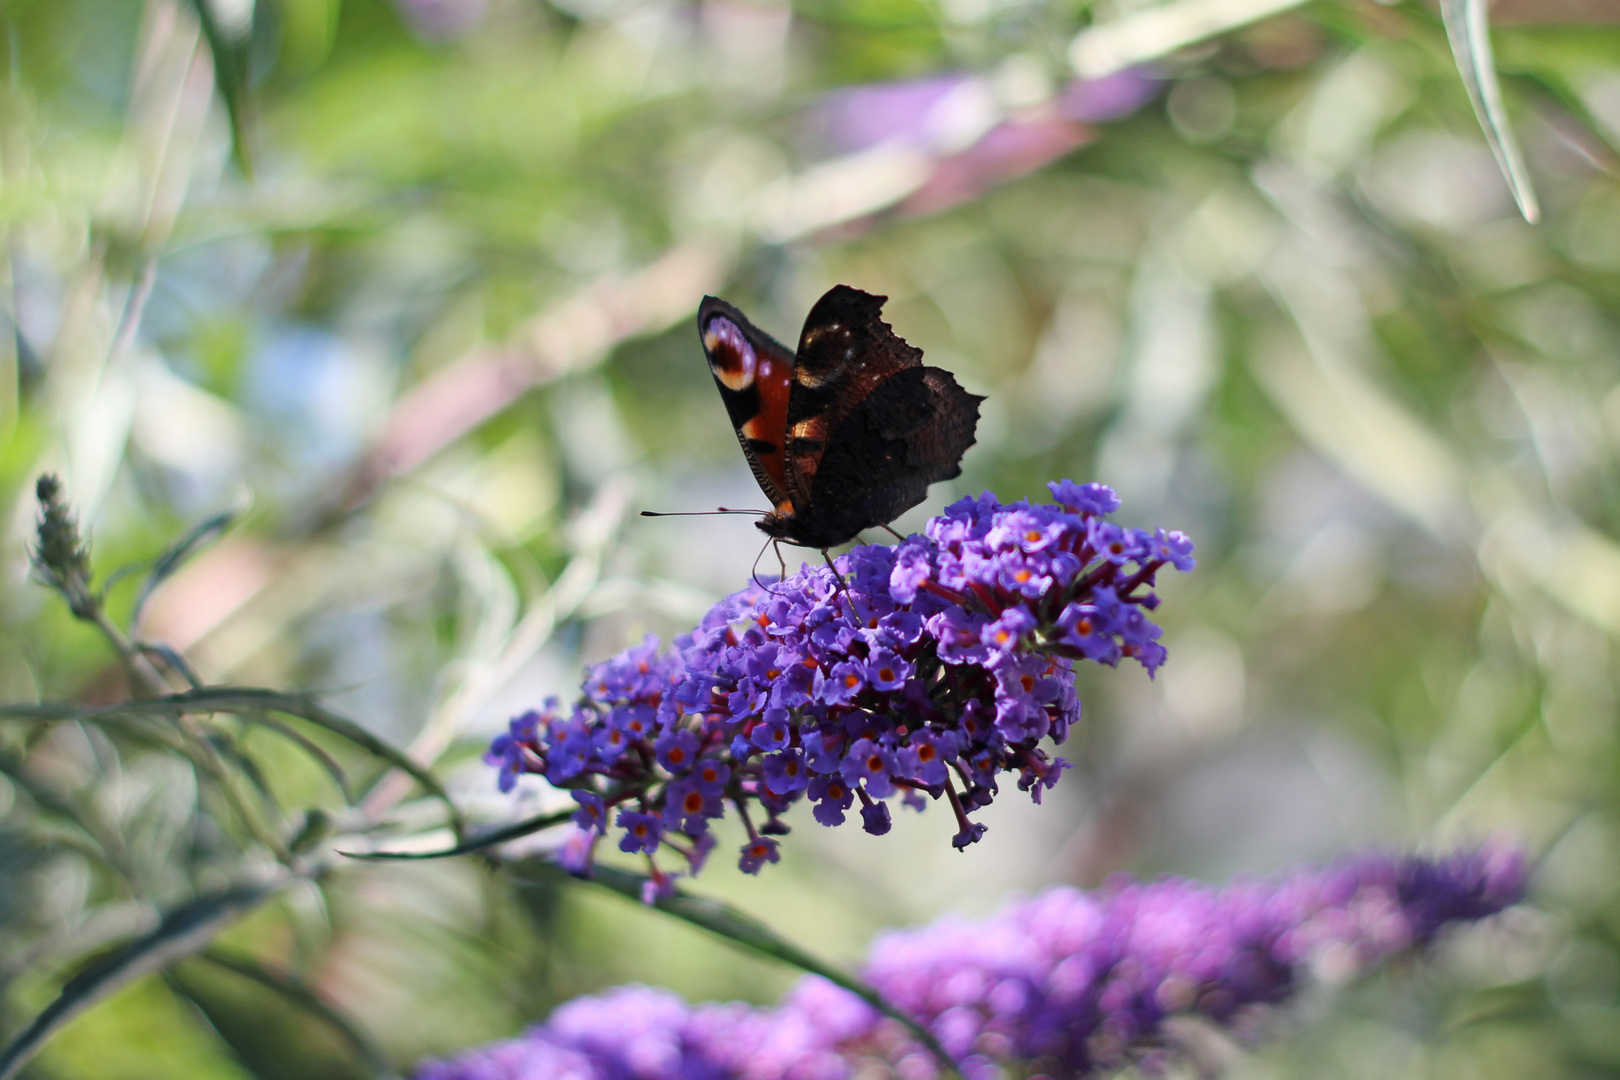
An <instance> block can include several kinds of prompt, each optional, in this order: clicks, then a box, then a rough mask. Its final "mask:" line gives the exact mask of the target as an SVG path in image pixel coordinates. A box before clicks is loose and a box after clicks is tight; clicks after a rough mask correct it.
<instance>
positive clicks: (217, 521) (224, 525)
mask: <svg viewBox="0 0 1620 1080" xmlns="http://www.w3.org/2000/svg"><path fill="white" fill-rule="evenodd" d="M202 6H203V7H207V6H208V5H207V3H206V0H203V3H202ZM235 521H236V511H234V510H227V511H225V512H224V513H221V514H215V515H214V516H213V517H211V518H208V519H206V520H204V521H200V522H198V523H197V524H196V525H194V526H192V528H191V529H190V531H188V532H187V533H186V534H185V535H184V536H182V537H181V538H180V539H178V540H176V541H175V542H174V543H173V544H170V545H169V549H168V550H167V551H165V552H164V553H163V554H162V555H159V556H158V557H157V561H156V562H154V563H153V564H152V569H151V570H150V571H148V572H147V575H146V580H145V581H143V582H142V583H141V591H140V595H139V596H137V597H136V598H135V614H134V616H133V617H132V619H131V620H130V621H131V622H132V624H134V625H136V626H139V625H140V622H141V614H142V613H143V612H144V611H145V610H146V603H147V601H148V600H150V599H151V598H152V594H153V593H154V592H156V591H157V589H158V586H159V585H162V584H163V583H164V582H165V581H167V580H168V579H169V578H170V577H171V576H172V575H173V574H174V572H175V571H176V570H178V569H180V568H181V567H182V566H184V565H185V564H186V562H187V560H189V559H190V558H191V557H192V556H193V555H195V554H197V552H199V551H201V550H202V549H203V548H205V547H207V546H208V545H209V544H211V543H213V542H214V541H215V540H217V539H219V537H220V536H222V535H223V534H224V532H225V530H226V529H229V528H230V527H231V525H232V524H234V523H235Z"/></svg>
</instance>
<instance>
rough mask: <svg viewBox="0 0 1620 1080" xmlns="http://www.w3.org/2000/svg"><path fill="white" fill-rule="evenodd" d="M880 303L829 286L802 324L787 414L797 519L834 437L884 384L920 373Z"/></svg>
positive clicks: (917, 357) (912, 351) (917, 358)
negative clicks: (912, 371) (909, 372)
mask: <svg viewBox="0 0 1620 1080" xmlns="http://www.w3.org/2000/svg"><path fill="white" fill-rule="evenodd" d="M886 300H888V297H887V296H873V295H872V294H871V293H868V292H862V291H861V290H859V289H852V288H850V287H849V286H848V285H834V286H833V287H832V288H831V289H829V290H828V291H827V293H826V294H825V295H824V296H822V298H821V299H820V300H817V301H816V306H815V307H813V308H811V309H810V314H809V315H807V316H806V317H805V320H804V332H803V333H802V334H800V335H799V353H798V356H797V358H796V361H795V364H794V369H793V387H792V391H791V393H790V394H789V396H788V412H787V430H788V440H787V490H788V495H789V496H791V497H792V499H793V505H794V506H795V507H796V508H797V509H798V511H799V513H801V514H803V513H804V511H805V508H806V505H807V504H808V503H809V502H810V501H811V499H812V497H813V493H814V490H815V479H816V474H817V473H818V472H819V471H820V468H821V460H822V456H823V455H824V454H825V453H826V451H827V446H828V443H829V442H830V440H831V438H832V434H833V432H835V431H837V430H838V428H839V427H840V426H841V425H842V424H843V422H844V420H845V418H847V417H848V416H850V415H851V414H852V413H853V412H854V411H855V410H856V408H857V407H859V406H860V404H861V403H862V402H863V401H865V400H866V398H867V396H868V395H870V394H871V393H872V392H873V391H874V390H876V389H877V387H878V386H879V385H880V384H882V383H883V381H884V380H886V379H888V378H890V377H891V376H893V375H896V374H898V373H899V372H901V371H904V370H905V369H907V368H916V367H921V366H922V350H921V349H919V348H916V347H915V346H913V345H911V344H909V343H908V342H906V340H905V339H904V338H901V337H900V336H899V335H898V334H896V333H895V332H894V330H893V329H892V328H891V327H890V326H889V324H888V323H886V322H884V321H883V320H882V318H880V316H881V315H882V312H883V303H884V301H886Z"/></svg>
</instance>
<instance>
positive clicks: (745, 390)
mask: <svg viewBox="0 0 1620 1080" xmlns="http://www.w3.org/2000/svg"><path fill="white" fill-rule="evenodd" d="M698 336H699V337H700V338H701V339H702V341H703V352H704V355H705V356H707V357H708V360H709V374H711V375H713V376H714V383H715V385H716V386H718V387H719V388H720V399H721V400H722V401H724V402H725V404H726V415H728V416H729V417H730V418H731V426H732V428H734V429H735V430H736V432H737V441H738V442H739V443H741V444H742V449H743V455H744V456H745V457H747V458H748V467H749V468H750V469H752V470H753V472H754V479H755V480H757V481H759V486H760V489H761V490H762V491H764V492H765V496H766V497H767V498H768V499H770V500H771V505H772V506H773V507H776V508H777V509H778V510H781V511H784V512H789V513H790V512H791V511H792V506H791V504H790V501H789V494H788V493H789V483H788V475H787V460H786V450H787V447H786V443H787V422H788V408H789V388H790V386H791V383H792V378H793V368H794V362H795V361H794V355H793V353H791V352H789V351H788V349H787V347H786V346H785V345H783V344H781V343H780V342H778V341H777V340H776V339H775V338H772V337H771V336H770V335H769V334H766V333H764V332H763V331H761V330H759V329H757V328H756V327H755V326H754V324H753V323H751V322H749V321H748V319H747V318H746V317H745V316H744V315H743V313H742V312H740V311H738V310H737V309H736V308H734V307H732V306H731V305H730V304H728V303H726V302H725V301H724V300H721V299H718V298H717V297H713V296H705V297H704V298H703V303H702V304H701V305H700V306H699V307H698Z"/></svg>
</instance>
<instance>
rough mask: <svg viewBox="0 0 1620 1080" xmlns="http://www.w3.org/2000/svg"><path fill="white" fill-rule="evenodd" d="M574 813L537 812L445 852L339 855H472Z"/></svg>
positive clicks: (351, 855) (350, 853)
mask: <svg viewBox="0 0 1620 1080" xmlns="http://www.w3.org/2000/svg"><path fill="white" fill-rule="evenodd" d="M573 816H574V811H572V810H554V811H552V812H551V813H549V814H537V815H535V816H534V817H532V818H525V819H524V820H522V821H517V822H513V823H512V824H511V825H504V826H502V827H501V828H499V829H495V830H493V831H492V832H486V833H481V834H479V835H478V836H472V837H468V838H467V839H466V840H464V841H463V842H461V843H459V844H457V845H456V846H455V847H450V848H445V849H444V850H442V851H341V852H339V853H338V854H340V855H347V856H348V857H349V858H351V859H448V858H450V857H451V856H453V855H471V854H472V853H473V852H475V851H483V850H484V849H485V848H490V847H494V846H495V845H497V844H504V843H506V842H507V841H508V840H516V839H517V838H518V837H520V836H528V835H529V834H531V833H537V832H540V831H542V830H544V829H550V828H553V827H555V826H557V825H562V824H565V823H566V822H567V821H568V819H569V818H571V817H573Z"/></svg>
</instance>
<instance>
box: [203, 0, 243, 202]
mask: <svg viewBox="0 0 1620 1080" xmlns="http://www.w3.org/2000/svg"><path fill="white" fill-rule="evenodd" d="M191 6H192V9H193V10H195V11H196V12H197V20H198V22H200V23H201V24H202V31H203V37H204V39H206V40H207V42H208V51H209V53H210V54H211V55H212V57H213V60H214V85H215V86H216V87H217V88H218V89H219V96H220V97H221V98H223V99H224V100H225V113H226V115H227V116H229V117H230V121H231V154H232V156H233V157H235V159H236V164H237V167H238V168H240V169H241V170H242V175H244V176H246V177H248V178H249V179H252V177H253V157H252V153H251V148H250V147H249V145H248V43H249V41H250V40H251V38H252V33H251V28H249V29H247V30H244V31H243V32H241V33H232V32H231V29H230V28H227V27H225V26H223V25H222V24H221V23H220V21H219V18H218V16H217V15H216V14H215V11H214V7H213V5H212V4H210V3H209V2H208V0H192V2H191Z"/></svg>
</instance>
